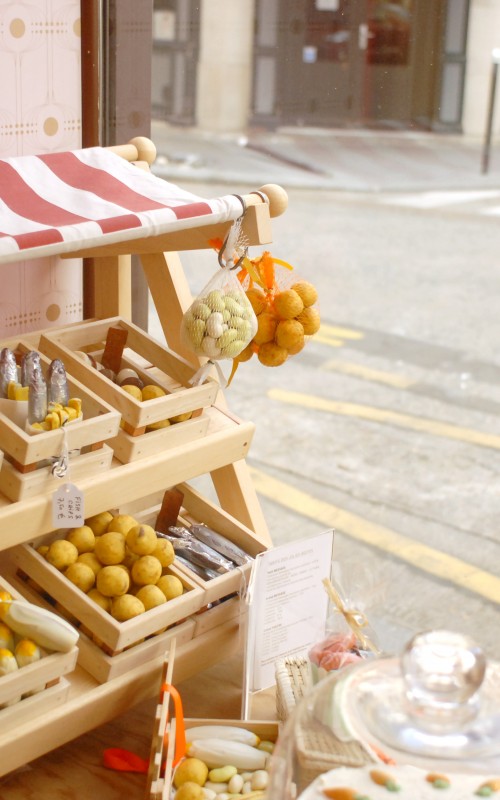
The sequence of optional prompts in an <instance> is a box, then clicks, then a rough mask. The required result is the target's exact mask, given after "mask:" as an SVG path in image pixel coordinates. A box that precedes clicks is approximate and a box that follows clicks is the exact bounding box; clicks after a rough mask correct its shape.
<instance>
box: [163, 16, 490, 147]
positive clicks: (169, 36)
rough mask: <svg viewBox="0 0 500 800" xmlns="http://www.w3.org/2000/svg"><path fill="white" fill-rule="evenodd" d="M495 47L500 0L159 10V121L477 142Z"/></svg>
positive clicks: (225, 128) (235, 128)
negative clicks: (422, 134)
mask: <svg viewBox="0 0 500 800" xmlns="http://www.w3.org/2000/svg"><path fill="white" fill-rule="evenodd" d="M499 45H500V4H499V3H498V0H155V3H154V45H153V53H154V55H153V114H154V116H156V117H159V118H164V119H167V120H169V121H170V122H172V123H174V124H188V125H197V126H198V127H200V128H202V129H205V130H212V131H226V132H227V131H244V130H245V129H246V128H248V126H263V127H269V128H275V127H278V126H283V125H312V126H326V127H384V128H388V129H403V130H404V129H407V130H408V129H410V130H411V129H414V130H415V129H417V130H434V131H447V132H450V133H461V132H463V133H465V134H468V135H471V136H479V135H481V134H482V132H483V131H484V127H485V121H486V114H487V104H488V98H489V91H490V81H491V72H492V58H491V53H492V50H493V49H494V48H495V47H497V46H499ZM495 128H496V130H500V125H499V124H496V126H495Z"/></svg>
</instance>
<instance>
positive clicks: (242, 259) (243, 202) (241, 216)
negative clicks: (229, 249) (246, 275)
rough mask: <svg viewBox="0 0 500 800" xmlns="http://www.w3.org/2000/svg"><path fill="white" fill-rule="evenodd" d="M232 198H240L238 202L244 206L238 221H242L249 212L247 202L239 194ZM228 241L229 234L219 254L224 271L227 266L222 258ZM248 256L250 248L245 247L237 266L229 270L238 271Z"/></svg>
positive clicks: (234, 265)
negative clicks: (247, 211)
mask: <svg viewBox="0 0 500 800" xmlns="http://www.w3.org/2000/svg"><path fill="white" fill-rule="evenodd" d="M232 196H233V197H237V198H238V200H239V201H240V203H241V205H242V208H243V211H242V212H241V214H240V216H239V217H238V220H240V219H243V217H244V216H245V214H246V210H247V204H246V202H245V200H244V198H243V197H241V195H239V194H233V195H232ZM228 239H229V233H228V234H227V236H226V238H225V239H224V241H223V243H222V247H221V249H220V250H219V254H218V261H219V265H220V266H221V267H222V268H223V269H224V268H225V267H226V264H225V263H224V262H223V260H222V256H223V254H224V251H225V249H226V245H227V240H228ZM247 254H248V247H245V250H244V253H243V255H242V256H240V258H239V259H238V261H237V262H236V263H235V264H233V266H232V267H229V269H231V270H233V269H238V267H240V266H241V264H242V263H243V261H244V259H245V258H246V257H247Z"/></svg>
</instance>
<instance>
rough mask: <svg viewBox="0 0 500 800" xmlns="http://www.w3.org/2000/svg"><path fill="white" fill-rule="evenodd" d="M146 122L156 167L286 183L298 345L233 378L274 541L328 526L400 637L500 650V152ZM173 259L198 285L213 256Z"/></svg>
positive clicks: (202, 184) (235, 188)
mask: <svg viewBox="0 0 500 800" xmlns="http://www.w3.org/2000/svg"><path fill="white" fill-rule="evenodd" d="M152 138H153V140H154V141H155V143H156V145H157V149H158V159H157V162H156V164H155V166H154V171H155V172H156V174H159V175H161V176H162V177H164V178H166V179H167V180H171V181H173V182H174V183H179V184H180V185H186V188H191V189H192V191H193V192H194V193H195V194H198V195H200V196H218V195H219V194H221V193H225V192H226V191H230V192H241V193H243V192H247V191H251V190H252V189H255V188H258V187H259V186H260V185H262V184H266V183H278V184H280V185H282V186H283V187H284V188H285V189H286V190H287V191H288V193H289V199H290V202H289V209H288V211H287V213H286V214H285V215H284V216H283V217H282V218H278V219H276V220H275V221H274V223H273V234H274V236H273V238H274V239H275V244H274V243H273V245H272V248H274V247H276V253H275V254H276V255H277V256H278V257H281V258H284V259H285V260H287V261H289V262H290V263H293V264H294V265H295V266H296V267H297V268H298V269H299V270H302V269H304V275H301V277H309V278H310V279H311V280H312V281H313V282H314V283H315V284H316V285H317V286H318V289H319V294H320V298H321V303H320V309H321V315H322V329H321V332H320V335H318V336H315V337H313V338H312V340H311V341H310V342H309V343H308V345H307V348H306V352H304V356H303V358H300V357H297V361H296V363H294V364H293V365H289V366H288V367H287V366H286V365H285V367H283V368H282V370H265V369H264V370H263V369H259V365H258V364H253V365H252V362H250V365H249V366H248V367H247V365H242V366H241V367H240V370H239V373H238V376H237V379H236V380H235V382H234V384H233V385H232V387H231V389H230V390H228V402H229V405H230V408H231V410H232V411H234V412H235V413H236V414H237V415H238V416H240V417H241V418H243V419H251V420H253V421H254V422H255V423H256V433H255V435H254V440H253V442H252V447H251V448H250V455H249V458H248V463H249V465H250V467H251V470H252V475H253V479H254V482H255V485H256V488H257V491H258V494H259V499H260V501H261V504H262V507H263V510H264V515H265V517H266V520H267V522H268V525H269V529H270V531H271V533H272V536H273V541H274V542H275V544H280V543H282V542H285V541H292V540H294V539H297V538H303V537H308V536H312V535H314V534H315V533H319V532H320V531H321V530H324V529H325V528H327V527H330V526H331V527H333V528H335V530H336V532H337V533H336V544H335V554H336V558H337V559H339V561H340V562H341V563H345V564H352V563H354V565H357V569H358V571H359V575H360V576H363V580H364V581H365V582H366V581H367V573H368V581H367V585H368V589H369V594H370V597H369V606H370V615H371V618H372V619H373V621H374V622H376V623H377V626H380V628H379V629H380V630H381V631H382V633H383V635H382V640H383V645H384V647H386V649H388V650H389V651H393V652H397V651H398V650H399V649H400V648H401V646H402V645H403V644H404V642H405V641H407V640H408V638H409V636H410V634H411V633H412V632H414V631H416V630H419V629H422V628H427V627H454V628H455V629H457V628H458V629H461V630H463V631H464V632H468V633H469V634H470V635H473V636H475V638H476V639H477V640H478V641H479V642H480V643H481V644H482V645H483V646H484V647H485V649H486V652H487V653H488V654H489V656H490V657H494V658H496V659H497V660H500V642H499V640H498V636H497V631H498V626H499V624H500V578H499V577H498V576H499V574H500V542H499V537H498V531H497V529H498V525H497V520H498V491H497V486H498V478H499V477H500V439H499V437H498V436H497V435H496V432H497V431H498V416H499V414H500V362H499V361H498V346H497V343H498V341H499V338H500V317H499V315H498V280H497V278H496V275H497V273H498V270H497V269H496V262H495V257H496V253H498V250H499V248H500V232H497V229H498V226H497V225H496V220H495V218H494V216H495V214H498V213H500V152H499V151H498V150H497V149H493V150H492V153H491V162H490V170H489V172H488V173H487V174H486V175H483V174H482V173H481V168H480V167H481V149H482V144H481V142H479V141H475V142H474V141H470V140H466V139H461V138H459V137H456V136H453V137H445V136H441V135H440V136H438V135H435V134H423V133H418V134H413V133H408V134H404V133H394V132H387V133H381V132H364V131H354V132H351V131H350V132H348V131H334V132H333V131H325V130H323V131H318V130H302V129H298V130H292V131H290V130H280V131H276V132H270V133H264V132H250V133H249V134H248V137H247V139H241V140H238V139H237V138H235V137H231V136H214V135H208V134H202V133H200V132H196V131H191V130H185V129H175V128H170V127H168V126H166V125H164V124H163V123H155V124H154V126H153V132H152ZM471 214H472V216H471ZM272 252H273V253H274V252H275V251H274V249H272ZM182 261H183V264H184V267H185V269H186V274H187V276H188V281H189V283H190V286H191V288H192V290H194V291H196V290H197V289H201V288H202V285H203V283H204V282H206V279H208V277H209V276H210V275H211V272H210V270H211V269H212V270H213V266H214V265H213V254H211V253H210V252H209V251H206V252H203V251H200V252H197V253H185V254H183V257H182ZM150 330H151V332H152V334H153V335H158V331H159V328H158V321H157V319H155V318H154V315H152V316H151V325H150ZM160 338H161V334H160ZM374 595H376V597H374Z"/></svg>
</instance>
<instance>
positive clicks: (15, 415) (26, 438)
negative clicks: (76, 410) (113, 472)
mask: <svg viewBox="0 0 500 800" xmlns="http://www.w3.org/2000/svg"><path fill="white" fill-rule="evenodd" d="M13 349H17V350H18V351H20V352H28V351H29V350H30V349H31V348H30V346H29V345H27V344H26V343H24V342H22V341H19V342H17V345H16V347H15V348H13ZM40 360H41V363H42V370H43V371H44V372H46V370H47V369H48V367H49V364H50V359H49V358H47V357H46V356H44V355H43V354H42V353H40ZM67 374H68V385H69V390H70V396H72V397H79V398H80V399H81V401H82V412H83V419H81V420H75V421H74V422H71V423H69V424H68V425H65V426H64V428H58V429H56V430H53V431H41V432H39V433H36V434H30V433H28V432H27V431H26V430H25V429H24V427H23V425H24V423H23V416H25V414H23V413H20V412H19V409H20V407H21V406H24V407H26V406H27V401H14V400H5V399H4V400H2V401H1V404H0V442H1V446H2V450H3V451H4V455H5V457H4V463H3V464H2V469H1V471H0V491H1V492H3V493H4V494H5V495H6V496H7V497H8V498H9V500H12V501H16V500H20V499H24V497H25V496H31V495H32V494H33V493H37V492H43V491H45V490H48V491H51V490H52V489H53V486H52V482H51V481H50V477H51V474H50V469H49V470H47V466H49V467H50V466H51V465H52V460H53V459H54V458H56V457H58V456H60V455H61V452H62V448H63V445H64V441H65V440H66V444H67V447H68V451H69V453H70V454H71V457H72V467H75V468H76V461H77V459H79V458H82V457H83V456H84V455H88V454H92V453H93V452H96V451H98V450H99V449H102V448H103V443H104V442H105V441H106V440H109V439H111V438H112V437H114V436H116V434H117V433H118V430H119V425H120V415H119V414H118V412H117V411H116V410H115V409H113V408H112V406H111V405H108V403H106V402H105V401H104V400H102V399H101V398H100V397H98V396H97V395H96V394H94V393H93V392H92V391H91V390H90V389H88V388H87V387H86V386H85V385H84V384H82V383H80V381H78V380H77V379H76V378H74V377H73V376H72V375H71V373H70V371H69V370H68V373H67ZM110 452H111V451H110ZM111 455H112V453H111ZM87 460H88V461H90V462H91V463H90V464H89V469H88V470H84V474H89V470H95V469H98V468H99V464H100V462H102V464H103V468H106V467H107V466H109V463H110V459H109V455H108V453H105V452H103V453H101V455H100V458H97V459H96V460H93V459H87ZM13 470H14V471H15V472H17V473H19V474H18V476H17V477H16V476H15V475H14V476H13V474H12V471H13ZM39 470H40V474H39V475H38V476H37V477H36V479H34V478H32V479H31V480H30V479H29V478H27V477H26V476H30V477H31V476H32V473H34V472H37V471H39ZM25 477H26V480H24V478H25ZM47 478H48V479H49V480H48V481H47V480H46V479H47ZM25 484H27V486H28V488H27V489H26V488H25Z"/></svg>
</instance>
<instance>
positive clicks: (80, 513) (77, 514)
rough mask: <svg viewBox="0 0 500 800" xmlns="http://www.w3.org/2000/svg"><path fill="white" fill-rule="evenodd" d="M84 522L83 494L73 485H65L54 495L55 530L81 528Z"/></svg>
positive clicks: (53, 516) (53, 520)
mask: <svg viewBox="0 0 500 800" xmlns="http://www.w3.org/2000/svg"><path fill="white" fill-rule="evenodd" d="M84 522H85V517H84V510H83V492H81V491H80V490H79V489H78V487H77V486H75V485H74V484H73V483H64V484H63V485H62V486H61V487H60V488H59V489H58V490H57V491H56V492H54V494H53V495H52V524H53V525H54V528H79V527H80V525H83V524H84Z"/></svg>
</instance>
